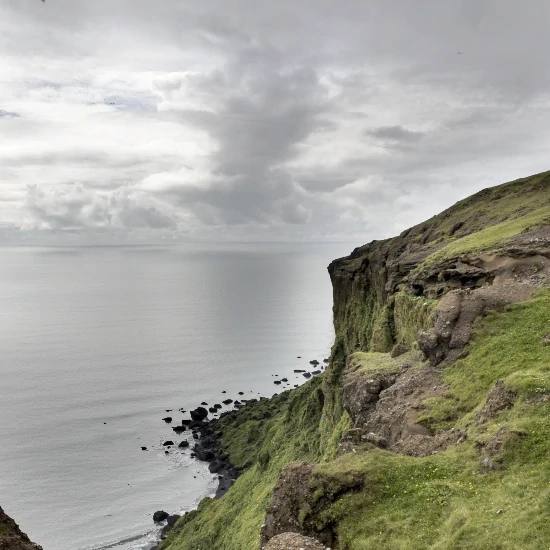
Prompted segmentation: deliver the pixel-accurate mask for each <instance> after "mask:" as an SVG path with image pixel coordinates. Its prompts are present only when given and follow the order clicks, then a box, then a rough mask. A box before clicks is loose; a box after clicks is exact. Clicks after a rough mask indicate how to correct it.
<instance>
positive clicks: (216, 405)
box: [214, 403, 222, 409]
mask: <svg viewBox="0 0 550 550" xmlns="http://www.w3.org/2000/svg"><path fill="white" fill-rule="evenodd" d="M214 408H215V409H221V408H222V405H220V404H219V403H216V404H215V405H214Z"/></svg>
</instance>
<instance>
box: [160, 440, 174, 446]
mask: <svg viewBox="0 0 550 550" xmlns="http://www.w3.org/2000/svg"><path fill="white" fill-rule="evenodd" d="M173 445H174V442H173V441H165V442H164V443H163V444H162V446H163V447H172V446H173Z"/></svg>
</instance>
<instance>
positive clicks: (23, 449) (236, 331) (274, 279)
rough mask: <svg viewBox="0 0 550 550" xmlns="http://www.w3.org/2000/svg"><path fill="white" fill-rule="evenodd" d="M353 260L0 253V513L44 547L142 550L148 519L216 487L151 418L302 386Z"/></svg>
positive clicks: (326, 343) (272, 248)
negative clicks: (169, 445) (340, 266)
mask: <svg viewBox="0 0 550 550" xmlns="http://www.w3.org/2000/svg"><path fill="white" fill-rule="evenodd" d="M352 248H353V245H352V244H328V245H327V244H307V245H296V244H231V245H227V244H224V245H214V244H210V245H201V246H179V247H145V246H144V247H89V248H67V247H65V248H38V247H32V248H31V247H28V248H22V247H21V248H0V262H1V266H2V267H1V269H0V299H1V302H2V304H3V307H2V308H0V419H1V420H0V441H1V445H0V504H1V505H2V507H3V508H4V509H5V511H6V512H7V513H8V514H10V515H11V516H12V517H14V518H15V519H16V520H17V522H18V523H19V524H20V526H21V527H22V529H23V530H24V531H25V532H27V533H28V535H29V536H30V537H31V539H32V540H34V541H36V542H37V543H39V544H41V545H42V546H43V548H44V550H83V549H86V550H91V549H94V550H95V549H99V548H107V547H109V548H113V549H115V550H119V549H122V548H132V549H134V548H136V549H137V548H144V547H146V543H147V539H148V538H149V540H151V537H152V531H153V527H154V526H153V522H152V519H151V515H152V513H153V512H154V511H155V510H158V509H164V510H166V511H167V512H170V513H173V512H179V511H182V510H186V509H190V508H192V507H193V506H194V505H195V504H196V503H197V502H198V501H199V500H200V499H201V498H202V497H203V496H205V495H207V494H212V492H213V490H215V487H216V482H215V479H214V478H213V476H212V475H211V474H210V473H209V472H208V469H207V465H206V464H204V463H198V462H196V461H195V460H193V459H191V458H190V456H189V454H190V451H189V450H186V451H184V452H181V451H174V450H171V451H170V453H169V454H168V455H166V454H165V448H164V447H163V446H162V443H163V442H164V441H166V440H168V439H171V440H173V441H174V442H176V443H177V442H179V441H181V440H182V439H185V438H187V437H188V436H187V435H184V436H183V437H182V436H177V435H176V434H174V432H173V431H172V429H171V424H166V423H164V422H163V421H162V418H163V417H165V416H172V417H173V419H174V424H175V423H178V424H179V423H180V421H181V419H182V418H185V417H186V415H183V414H182V413H180V412H179V411H178V409H179V408H183V409H185V410H187V411H189V410H190V409H191V408H195V407H196V406H198V405H199V404H200V403H201V402H202V401H205V402H207V403H209V404H214V403H220V402H221V401H222V399H224V398H227V397H229V398H232V399H235V398H239V397H242V398H244V399H246V398H253V397H258V395H266V396H270V395H273V394H274V393H275V392H277V391H281V387H278V386H275V385H274V384H273V381H274V380H275V379H276V378H275V377H274V376H273V375H274V374H277V375H279V378H280V377H283V376H287V377H288V378H289V380H290V381H291V382H292V383H293V384H294V383H302V382H304V381H305V379H304V378H303V377H302V376H300V375H296V374H294V373H293V369H298V368H306V367H309V364H308V361H309V360H310V359H318V360H319V361H321V360H322V359H323V357H327V356H328V353H329V349H330V345H331V343H332V339H333V329H332V313H331V307H332V291H331V286H330V280H329V277H328V273H327V271H326V266H327V265H328V263H329V262H330V261H331V260H333V259H334V258H337V257H340V256H343V255H346V254H348V253H349V252H351V250H352ZM298 355H300V356H302V359H297V356H298ZM223 390H225V391H226V392H227V393H226V394H222V391H223ZM240 391H242V392H244V395H243V396H239V395H238V392H240ZM167 409H172V411H171V412H169V413H168V412H166V411H167ZM172 425H173V424H172ZM142 446H147V448H148V450H147V451H142V450H141V447H142ZM144 545H145V546H144Z"/></svg>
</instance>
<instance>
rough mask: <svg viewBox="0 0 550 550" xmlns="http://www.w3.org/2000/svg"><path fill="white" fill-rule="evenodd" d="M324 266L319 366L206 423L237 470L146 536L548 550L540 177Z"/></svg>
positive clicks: (548, 360) (549, 276) (548, 398)
mask: <svg viewBox="0 0 550 550" xmlns="http://www.w3.org/2000/svg"><path fill="white" fill-rule="evenodd" d="M329 273H330V277H331V280H332V284H333V293H334V308H333V309H334V326H335V332H336V338H335V343H334V346H333V349H332V354H331V358H330V363H329V367H328V369H327V371H326V372H325V373H324V374H323V375H322V376H321V377H319V378H317V379H314V380H312V381H310V382H308V383H307V384H305V385H304V386H302V387H300V388H298V389H296V390H293V391H289V392H284V393H283V394H281V395H279V396H277V397H275V398H273V399H271V400H261V401H259V402H258V403H254V404H247V405H246V406H245V407H243V408H242V409H241V410H239V411H237V412H235V413H231V414H229V415H226V416H225V417H223V418H222V419H220V420H219V421H218V422H217V423H216V424H215V425H214V426H213V432H215V435H216V436H217V437H218V438H219V441H220V444H221V447H222V449H223V452H224V453H225V456H227V457H228V458H229V460H230V461H231V463H233V464H234V465H235V466H237V467H238V468H241V469H242V470H244V473H243V474H242V475H241V476H240V477H239V479H238V480H237V481H236V483H235V485H233V487H232V488H231V489H230V490H229V491H228V492H227V494H226V495H225V496H223V497H222V498H221V499H219V500H211V499H205V500H204V501H203V502H202V503H201V505H200V506H199V509H198V510H197V511H195V512H192V513H189V514H187V515H186V516H184V517H183V518H182V519H180V520H179V521H178V523H177V524H176V528H175V530H174V531H173V532H172V533H171V534H170V535H169V537H168V539H167V540H166V541H165V542H164V543H162V545H161V548H163V549H166V548H168V549H169V550H187V549H190V548H193V549H198V550H200V549H205V550H206V549H208V550H210V549H224V550H233V549H235V550H237V549H239V550H240V549H245V548H246V549H256V548H260V547H262V548H266V549H275V548H283V547H284V548H289V549H292V548H305V547H306V545H310V546H309V547H311V548H327V547H328V548H334V549H336V548H338V549H367V548H387V549H390V548H391V549H399V548H402V549H405V548H406V549H410V548H415V549H416V548H419V549H421V548H432V549H436V548H441V549H444V548H470V549H476V548H478V549H484V550H486V549H500V550H502V549H516V548H524V549H531V548H532V549H538V548H543V547H546V546H547V543H548V540H550V524H549V523H548V521H547V518H548V514H549V512H550V509H549V508H548V503H549V502H550V459H549V457H550V422H549V421H548V419H549V418H550V288H549V287H550V174H549V173H543V174H538V175H535V176H532V177H529V178H525V179H522V180H518V181H515V182H511V183H508V184H504V185H501V186H498V187H494V188H491V189H486V190H484V191H481V192H480V193H477V194H476V195H473V196H472V197H469V198H468V199H465V200H463V201H461V202H459V203H457V204H456V205H454V206H453V207H451V208H449V209H448V210H446V211H445V212H442V213H441V214H439V215H438V216H435V217H434V218H432V219H430V220H428V221H427V222H424V223H422V224H420V225H418V226H416V227H413V228H411V229H409V230H407V231H405V232H404V233H402V234H401V235H399V236H398V237H395V238H392V239H388V240H384V241H374V242H372V243H370V244H368V245H365V246H363V247H360V248H358V249H356V250H354V251H353V252H352V254H351V255H350V256H348V257H346V258H341V259H339V260H335V261H334V262H332V263H331V265H330V266H329ZM306 537H308V538H306Z"/></svg>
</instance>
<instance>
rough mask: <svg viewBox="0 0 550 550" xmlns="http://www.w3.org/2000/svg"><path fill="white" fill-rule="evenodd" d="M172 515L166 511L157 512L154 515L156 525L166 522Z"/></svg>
mask: <svg viewBox="0 0 550 550" xmlns="http://www.w3.org/2000/svg"><path fill="white" fill-rule="evenodd" d="M169 515H170V514H168V513H166V512H165V511H164V510H159V511H158V512H155V513H154V514H153V521H154V522H155V523H160V522H161V521H164V520H165V519H168V516H169Z"/></svg>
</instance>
